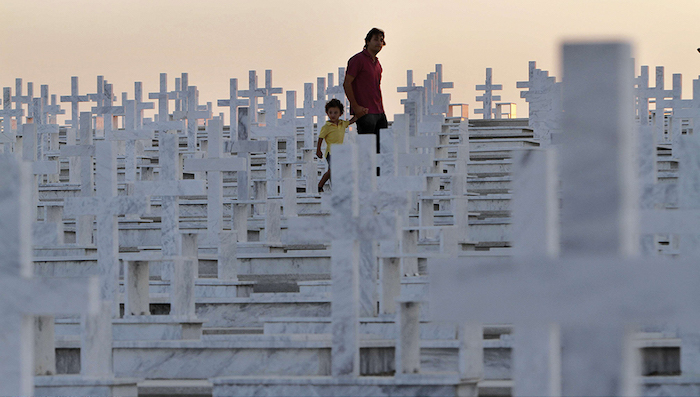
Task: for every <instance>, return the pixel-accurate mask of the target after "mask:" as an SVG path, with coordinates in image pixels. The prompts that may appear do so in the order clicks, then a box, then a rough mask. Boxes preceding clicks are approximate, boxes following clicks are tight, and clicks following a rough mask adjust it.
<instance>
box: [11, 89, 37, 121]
mask: <svg viewBox="0 0 700 397" xmlns="http://www.w3.org/2000/svg"><path fill="white" fill-rule="evenodd" d="M33 90H34V85H33V84H32V83H27V95H22V79H19V78H18V79H15V95H14V96H13V97H12V102H14V103H15V110H18V111H19V110H22V111H23V105H24V104H25V103H26V104H27V106H28V109H27V118H30V117H33V116H34V113H33V111H32V106H33V105H32V102H33V100H34V93H33ZM22 116H23V114H22V115H16V116H15V117H17V119H16V121H17V126H19V125H20V124H21V123H22Z"/></svg>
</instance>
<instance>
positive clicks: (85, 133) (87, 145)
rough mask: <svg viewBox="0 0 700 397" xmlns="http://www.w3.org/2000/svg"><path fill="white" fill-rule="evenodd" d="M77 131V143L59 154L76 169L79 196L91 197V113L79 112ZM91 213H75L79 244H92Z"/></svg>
mask: <svg viewBox="0 0 700 397" xmlns="http://www.w3.org/2000/svg"><path fill="white" fill-rule="evenodd" d="M78 131H79V134H80V144H79V145H66V146H63V147H62V148H61V156H63V157H70V158H71V160H73V161H72V162H71V166H74V167H76V168H77V169H78V170H77V172H76V174H77V175H78V178H79V183H80V196H81V197H91V196H93V194H94V174H93V172H92V158H93V157H94V156H95V146H94V145H93V142H92V113H91V112H80V119H79V126H78ZM93 218H94V216H93V215H89V214H84V215H76V219H75V229H76V230H75V233H76V237H75V242H76V244H78V245H79V246H83V247H85V246H89V245H91V244H92V231H93Z"/></svg>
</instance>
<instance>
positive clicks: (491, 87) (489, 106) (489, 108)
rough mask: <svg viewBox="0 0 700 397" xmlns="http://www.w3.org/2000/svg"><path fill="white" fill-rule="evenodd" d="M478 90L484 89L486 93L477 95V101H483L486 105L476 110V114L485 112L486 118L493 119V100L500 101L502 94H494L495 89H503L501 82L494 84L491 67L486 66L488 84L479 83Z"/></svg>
mask: <svg viewBox="0 0 700 397" xmlns="http://www.w3.org/2000/svg"><path fill="white" fill-rule="evenodd" d="M476 89H477V90H478V91H484V95H479V96H477V97H476V100H477V101H480V102H482V103H483V104H484V105H483V107H482V108H481V109H476V110H474V113H476V114H483V115H484V120H491V118H492V117H491V116H492V113H493V110H494V108H493V102H495V101H500V100H501V96H500V95H493V92H494V91H500V90H502V89H503V85H501V84H493V82H492V77H491V68H486V84H479V85H477V86H476Z"/></svg>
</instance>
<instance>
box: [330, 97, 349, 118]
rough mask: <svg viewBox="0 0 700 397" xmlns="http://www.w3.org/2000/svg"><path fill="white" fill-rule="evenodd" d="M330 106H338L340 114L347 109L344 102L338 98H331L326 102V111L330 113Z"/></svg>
mask: <svg viewBox="0 0 700 397" xmlns="http://www.w3.org/2000/svg"><path fill="white" fill-rule="evenodd" d="M330 108H338V109H340V115H341V116H342V115H343V112H344V111H345V107H344V106H343V103H342V102H340V101H339V100H337V99H336V98H333V99H331V100H330V101H328V102H326V113H328V109H330Z"/></svg>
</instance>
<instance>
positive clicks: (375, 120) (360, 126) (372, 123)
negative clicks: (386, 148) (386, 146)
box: [357, 113, 389, 153]
mask: <svg viewBox="0 0 700 397" xmlns="http://www.w3.org/2000/svg"><path fill="white" fill-rule="evenodd" d="M388 127H389V123H388V122H387V120H386V114H384V113H381V114H366V115H364V116H362V117H360V118H359V119H357V133H358V134H374V135H376V136H377V153H379V130H380V129H382V128H388Z"/></svg>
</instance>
